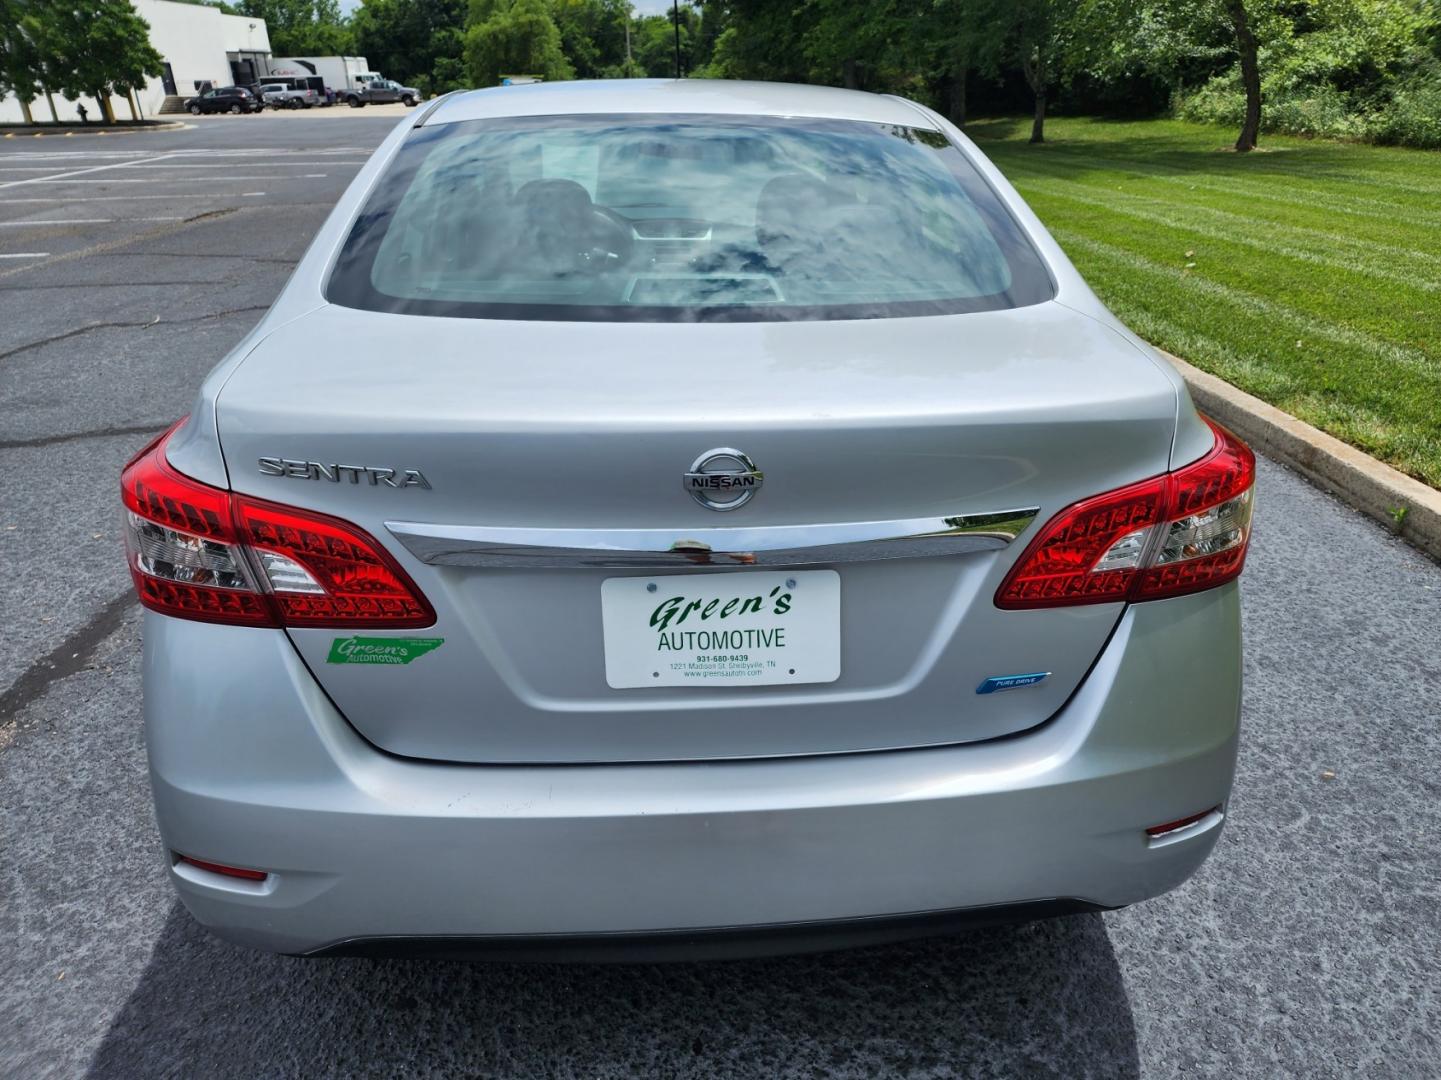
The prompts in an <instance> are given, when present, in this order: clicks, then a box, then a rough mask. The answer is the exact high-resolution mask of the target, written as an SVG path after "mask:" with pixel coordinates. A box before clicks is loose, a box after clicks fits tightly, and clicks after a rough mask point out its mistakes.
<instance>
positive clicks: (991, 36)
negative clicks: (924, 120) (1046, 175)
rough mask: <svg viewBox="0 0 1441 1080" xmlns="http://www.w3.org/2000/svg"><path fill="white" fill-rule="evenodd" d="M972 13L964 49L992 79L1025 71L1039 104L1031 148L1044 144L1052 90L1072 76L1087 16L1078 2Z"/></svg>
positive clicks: (1029, 2) (995, 6) (1030, 0)
mask: <svg viewBox="0 0 1441 1080" xmlns="http://www.w3.org/2000/svg"><path fill="white" fill-rule="evenodd" d="M966 7H967V8H968V11H967V16H968V22H969V26H970V29H969V30H968V31H967V32H966V33H965V34H964V35H962V36H961V37H960V38H959V40H958V43H957V45H958V48H959V49H960V50H961V51H962V52H963V54H964V55H965V56H966V58H967V59H968V60H970V61H971V62H973V63H974V64H975V66H976V68H977V69H978V70H979V71H980V72H981V73H982V74H984V75H988V76H990V77H992V78H998V77H999V76H1000V75H1001V73H1002V71H1003V70H1005V69H1007V68H1013V69H1019V70H1020V72H1021V74H1022V75H1024V76H1025V80H1026V85H1027V86H1028V87H1029V88H1030V91H1031V96H1032V99H1033V101H1034V103H1035V104H1034V111H1033V114H1032V118H1031V142H1033V143H1039V142H1044V141H1045V138H1046V105H1047V101H1048V98H1049V93H1050V89H1051V87H1052V86H1053V85H1055V84H1056V83H1057V82H1059V81H1061V80H1062V79H1064V78H1065V77H1066V76H1068V74H1069V72H1070V65H1069V64H1068V63H1067V62H1066V55H1067V49H1068V47H1069V42H1070V39H1071V38H1072V37H1073V36H1074V34H1075V24H1076V22H1077V21H1078V19H1079V18H1080V14H1081V13H1080V9H1079V7H1078V0H970V2H969V3H967V5H966Z"/></svg>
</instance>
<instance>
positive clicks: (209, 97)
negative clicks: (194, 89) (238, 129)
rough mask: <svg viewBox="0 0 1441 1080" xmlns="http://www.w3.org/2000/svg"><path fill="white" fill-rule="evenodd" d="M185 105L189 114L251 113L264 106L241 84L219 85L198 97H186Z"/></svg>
mask: <svg viewBox="0 0 1441 1080" xmlns="http://www.w3.org/2000/svg"><path fill="white" fill-rule="evenodd" d="M185 107H186V109H188V110H189V111H190V115H191V116H199V115H200V114H201V113H215V112H228V113H252V112H259V111H260V110H261V109H262V108H264V106H263V105H262V104H261V101H260V99H259V98H258V97H256V96H255V95H254V94H253V93H251V92H250V91H249V90H247V89H245V87H243V86H221V87H217V88H216V89H214V90H207V91H205V93H203V94H201V95H199V96H198V97H193V98H190V99H188V100H187V101H186V102H185Z"/></svg>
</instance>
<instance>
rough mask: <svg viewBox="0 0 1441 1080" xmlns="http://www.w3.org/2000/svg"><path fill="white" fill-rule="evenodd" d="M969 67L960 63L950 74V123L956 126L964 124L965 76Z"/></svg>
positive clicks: (968, 72) (963, 125)
mask: <svg viewBox="0 0 1441 1080" xmlns="http://www.w3.org/2000/svg"><path fill="white" fill-rule="evenodd" d="M969 74H970V68H968V67H966V66H965V65H961V66H960V67H958V68H956V73H955V74H954V75H953V76H951V123H953V124H955V125H956V127H965V126H966V77H967V76H968V75H969Z"/></svg>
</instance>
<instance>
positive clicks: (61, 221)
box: [0, 217, 185, 229]
mask: <svg viewBox="0 0 1441 1080" xmlns="http://www.w3.org/2000/svg"><path fill="white" fill-rule="evenodd" d="M122 220H123V221H183V220H185V219H184V218H180V217H127V218H109V217H91V218H68V219H67V218H38V219H32V220H30V221H0V229H23V228H26V227H27V226H30V225H110V224H113V223H114V222H117V221H122Z"/></svg>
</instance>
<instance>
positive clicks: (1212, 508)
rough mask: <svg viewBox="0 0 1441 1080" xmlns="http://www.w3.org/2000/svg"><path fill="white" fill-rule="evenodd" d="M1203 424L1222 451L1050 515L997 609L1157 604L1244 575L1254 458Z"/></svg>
mask: <svg viewBox="0 0 1441 1080" xmlns="http://www.w3.org/2000/svg"><path fill="white" fill-rule="evenodd" d="M1206 423H1208V424H1210V425H1211V429H1212V431H1214V432H1215V435H1216V445H1215V446H1214V447H1213V448H1212V449H1211V452H1210V453H1208V454H1207V455H1206V456H1205V457H1203V458H1201V459H1200V460H1199V461H1196V462H1193V463H1192V464H1190V465H1187V466H1185V467H1183V468H1181V469H1177V470H1176V471H1175V472H1173V473H1167V474H1166V475H1164V476H1157V477H1153V478H1152V479H1150V480H1142V481H1141V482H1140V483H1137V484H1131V485H1129V486H1127V487H1123V488H1119V489H1117V490H1115V491H1110V492H1107V493H1106V494H1104V495H1097V496H1095V497H1093V498H1090V499H1085V500H1083V501H1081V502H1078V503H1075V504H1073V505H1071V506H1068V507H1067V508H1066V509H1064V510H1062V511H1061V512H1060V513H1059V514H1057V515H1056V516H1055V517H1053V518H1052V519H1051V520H1050V521H1049V522H1048V523H1047V524H1046V527H1045V528H1044V529H1042V530H1041V533H1040V535H1038V536H1037V537H1036V539H1035V540H1033V541H1032V542H1031V544H1030V546H1029V547H1028V548H1027V549H1026V552H1025V554H1024V555H1022V556H1021V558H1020V560H1019V561H1018V562H1017V563H1016V565H1015V566H1014V567H1013V568H1012V569H1011V572H1010V573H1009V574H1007V575H1006V580H1005V581H1004V582H1002V583H1001V587H1000V589H999V590H997V592H996V606H997V607H1001V608H1011V609H1018V608H1040V607H1061V606H1066V605H1072V604H1103V603H1113V602H1116V601H1122V600H1130V601H1137V600H1159V599H1161V598H1163V597H1167V596H1180V595H1182V594H1184V593H1190V592H1197V591H1199V590H1201V589H1210V588H1213V587H1215V586H1217V585H1221V584H1224V583H1225V582H1227V581H1230V580H1232V579H1233V578H1235V577H1236V576H1238V575H1239V574H1240V573H1241V568H1242V566H1243V565H1244V564H1245V562H1246V547H1247V544H1248V543H1249V542H1250V539H1251V509H1252V496H1253V492H1254V486H1255V481H1256V458H1255V455H1254V454H1252V453H1251V450H1250V448H1249V447H1247V446H1246V444H1245V443H1243V442H1241V440H1239V439H1237V438H1236V436H1234V435H1232V434H1231V433H1230V432H1229V431H1227V430H1226V429H1225V428H1223V427H1221V426H1220V425H1219V424H1216V423H1214V422H1212V421H1211V420H1209V419H1207V421H1206Z"/></svg>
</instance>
